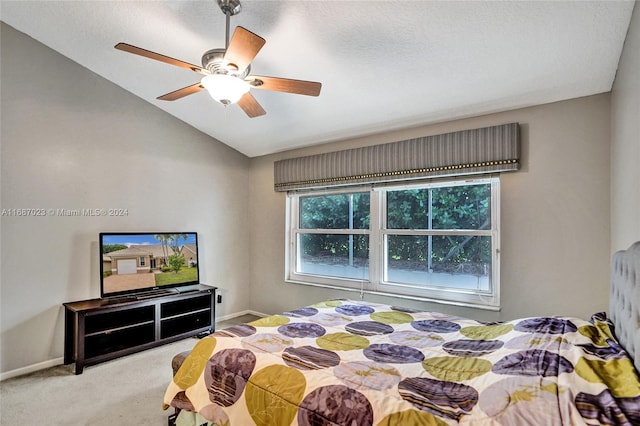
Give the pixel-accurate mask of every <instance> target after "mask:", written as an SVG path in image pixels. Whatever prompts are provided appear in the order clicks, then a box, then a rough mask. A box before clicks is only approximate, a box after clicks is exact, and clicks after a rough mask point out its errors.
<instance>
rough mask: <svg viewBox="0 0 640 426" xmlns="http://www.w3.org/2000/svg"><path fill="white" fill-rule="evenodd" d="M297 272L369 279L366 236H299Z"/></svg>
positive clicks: (367, 238) (367, 239) (367, 237)
mask: <svg viewBox="0 0 640 426" xmlns="http://www.w3.org/2000/svg"><path fill="white" fill-rule="evenodd" d="M298 242H299V253H300V259H299V260H300V261H299V262H298V270H297V271H296V272H297V273H302V274H313V275H322V276H331V277H341V278H356V279H368V278H369V236H368V235H335V234H300V235H299V239H298Z"/></svg>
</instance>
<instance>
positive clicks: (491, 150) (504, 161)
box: [274, 123, 520, 191]
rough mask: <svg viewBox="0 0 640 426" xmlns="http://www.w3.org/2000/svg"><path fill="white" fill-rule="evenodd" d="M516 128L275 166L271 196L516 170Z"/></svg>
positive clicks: (456, 134) (446, 136) (451, 135)
mask: <svg viewBox="0 0 640 426" xmlns="http://www.w3.org/2000/svg"><path fill="white" fill-rule="evenodd" d="M519 161H520V132H519V126H518V123H510V124H504V125H501V126H492V127H485V128H482V129H474V130H463V131H459V132H453V133H446V134H443V135H436V136H424V137H421V138H415V139H407V140H404V141H399V142H392V143H386V144H382V145H374V146H367V147H363V148H354V149H347V150H344V151H336V152H329V153H326V154H318V155H311V156H308V157H298V158H289V159H286V160H280V161H276V162H275V164H274V182H275V184H274V186H275V190H276V191H288V190H291V189H303V188H319V187H330V186H344V185H356V184H364V183H373V182H392V181H402V180H411V179H420V178H432V177H442V176H460V175H468V174H478V173H492V172H503V171H510V170H517V169H518V168H519V165H520V163H519Z"/></svg>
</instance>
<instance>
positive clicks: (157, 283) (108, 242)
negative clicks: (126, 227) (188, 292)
mask: <svg viewBox="0 0 640 426" xmlns="http://www.w3.org/2000/svg"><path fill="white" fill-rule="evenodd" d="M99 240H100V241H99V246H100V297H102V298H108V297H113V296H136V295H141V294H144V293H147V294H149V293H153V292H157V290H160V289H167V290H168V291H169V289H176V290H180V287H186V286H195V285H198V284H199V283H200V273H199V269H198V268H199V267H198V234H197V233H196V232H153V233H152V232H147V233H142V232H120V233H114V232H102V233H100V235H99Z"/></svg>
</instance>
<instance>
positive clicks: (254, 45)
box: [115, 0, 322, 118]
mask: <svg viewBox="0 0 640 426" xmlns="http://www.w3.org/2000/svg"><path fill="white" fill-rule="evenodd" d="M218 6H220V9H221V10H222V12H223V13H224V14H225V16H226V34H225V36H226V37H225V48H224V49H221V48H220V49H211V50H209V51H207V52H205V53H204V54H203V55H202V67H199V66H197V65H193V64H190V63H187V62H183V61H180V60H178V59H174V58H171V57H169V56H165V55H161V54H159V53H155V52H152V51H150V50H146V49H142V48H140V47H136V46H132V45H130V44H127V43H118V44H116V45H115V48H116V49H119V50H122V51H125V52H128V53H133V54H135V55H140V56H144V57H146V58H149V59H154V60H156V61H160V62H164V63H167V64H169V65H174V66H177V67H181V68H186V69H189V70H191V71H195V72H197V73H200V74H203V75H204V77H203V78H202V80H201V81H200V82H199V83H196V84H192V85H190V86H187V87H183V88H182V89H178V90H175V91H173V92H169V93H167V94H165V95H162V96H159V97H158V98H157V99H160V100H163V101H175V100H176V99H180V98H183V97H185V96H187V95H191V94H193V93H197V92H199V91H201V90H203V89H207V91H208V92H209V94H210V95H211V97H213V99H215V100H216V101H218V102H220V103H222V104H223V105H229V104H233V103H236V102H237V103H238V105H239V106H240V108H242V110H243V111H244V112H245V114H247V115H248V116H249V117H251V118H253V117H259V116H261V115H265V114H266V112H265V110H264V109H263V108H262V106H260V104H259V103H258V101H257V100H256V99H255V98H254V97H253V95H251V93H250V92H249V90H250V89H251V88H256V89H262V90H272V91H276V92H287V93H295V94H300V95H307V96H318V95H319V94H320V89H321V88H322V84H321V83H318V82H315V81H306V80H292V79H287V78H278V77H266V76H260V75H251V74H250V72H251V61H252V60H253V58H255V57H256V55H257V54H258V52H259V51H260V49H261V48H262V46H264V44H265V42H266V41H265V39H263V38H262V37H260V36H258V35H256V34H254V33H252V32H251V31H249V30H247V29H245V28H243V27H240V26H238V27H236V29H235V31H234V33H233V36H232V37H231V40H229V23H230V19H231V16H233V15H237V14H238V13H240V11H241V10H242V6H241V4H240V0H218Z"/></svg>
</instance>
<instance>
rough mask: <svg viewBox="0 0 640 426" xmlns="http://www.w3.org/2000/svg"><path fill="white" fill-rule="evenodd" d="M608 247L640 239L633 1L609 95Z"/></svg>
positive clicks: (639, 60)
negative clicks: (627, 28)
mask: <svg viewBox="0 0 640 426" xmlns="http://www.w3.org/2000/svg"><path fill="white" fill-rule="evenodd" d="M611 129H612V132H611V164H612V167H611V248H612V250H613V251H617V250H622V249H626V248H627V247H629V246H630V245H631V244H632V243H633V242H634V241H638V240H640V189H639V188H638V184H639V183H640V6H639V3H638V2H636V5H635V8H634V10H633V15H632V16H631V25H630V26H629V31H628V33H627V38H626V40H625V43H624V49H623V50H622V55H621V57H620V62H619V64H618V73H617V75H616V80H615V82H614V84H613V90H612V95H611Z"/></svg>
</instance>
